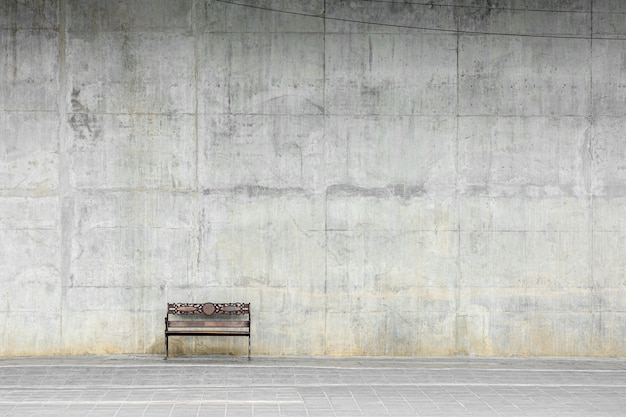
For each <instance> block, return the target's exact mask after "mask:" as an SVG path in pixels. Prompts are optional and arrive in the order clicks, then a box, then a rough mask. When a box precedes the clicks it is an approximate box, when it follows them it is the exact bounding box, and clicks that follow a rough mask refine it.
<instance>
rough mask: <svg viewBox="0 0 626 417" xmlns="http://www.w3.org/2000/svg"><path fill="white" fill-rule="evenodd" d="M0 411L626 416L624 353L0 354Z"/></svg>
mask: <svg viewBox="0 0 626 417" xmlns="http://www.w3.org/2000/svg"><path fill="white" fill-rule="evenodd" d="M0 381H1V382H0V416H3V417H18V416H19V417H28V416H33V417H35V416H37V417H41V416H46V417H52V416H59V417H87V416H89V417H123V416H124V417H140V416H150V417H158V416H165V417H175V416H180V417H190V416H233V417H245V416H255V417H263V416H267V417H270V416H271V417H278V416H281V417H282V416H285V417H330V416H334V417H351V416H354V417H356V416H371V417H379V416H390V417H400V416H433V417H434V416H442V417H443V416H445V417H453V416H481V417H487V416H494V417H495V416H510V417H513V416H519V417H526V416H538V417H539V416H541V417H550V416H568V417H574V416H576V417H609V416H624V415H626V365H625V362H624V361H623V360H621V359H620V360H618V359H604V360H598V359H575V360H572V359H555V358H552V359H527V358H526V359H515V358H490V359H484V358H482V359H480V358H462V359H459V358H433V359H399V358H378V359H376V358H350V359H345V358H344V359H331V358H324V359H320V358H295V357H291V358H271V357H255V358H253V359H252V360H250V361H248V360H246V359H245V358H238V357H221V356H210V357H201V358H198V357H195V358H191V357H185V358H178V359H175V360H170V361H167V362H166V361H163V360H162V359H161V358H160V357H157V358H155V357H152V356H137V357H87V358H85V357H72V358H67V357H66V358H13V359H2V360H0Z"/></svg>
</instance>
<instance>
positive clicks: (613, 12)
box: [592, 0, 626, 38]
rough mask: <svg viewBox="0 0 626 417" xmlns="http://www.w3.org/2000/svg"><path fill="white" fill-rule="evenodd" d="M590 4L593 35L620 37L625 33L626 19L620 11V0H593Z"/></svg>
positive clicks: (621, 7) (621, 5)
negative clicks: (591, 7)
mask: <svg viewBox="0 0 626 417" xmlns="http://www.w3.org/2000/svg"><path fill="white" fill-rule="evenodd" d="M592 6H593V33H594V37H600V38H613V37H615V38H621V37H623V36H624V35H625V34H626V21H624V19H622V17H623V15H622V13H621V12H620V11H622V10H623V7H624V5H623V4H622V3H621V1H620V0H594V1H593V2H592Z"/></svg>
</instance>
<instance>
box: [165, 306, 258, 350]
mask: <svg viewBox="0 0 626 417" xmlns="http://www.w3.org/2000/svg"><path fill="white" fill-rule="evenodd" d="M171 317H175V318H174V319H171ZM204 317H212V318H213V319H212V320H203V318H204ZM170 336H247V337H248V359H250V303H200V304H198V303H168V304H167V315H166V316H165V359H167V358H168V338H169V337H170Z"/></svg>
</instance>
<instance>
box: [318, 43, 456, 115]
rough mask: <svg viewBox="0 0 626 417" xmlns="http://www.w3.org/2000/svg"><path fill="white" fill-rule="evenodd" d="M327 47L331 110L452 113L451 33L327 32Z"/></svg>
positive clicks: (327, 104)
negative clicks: (430, 34)
mask: <svg viewBox="0 0 626 417" xmlns="http://www.w3.org/2000/svg"><path fill="white" fill-rule="evenodd" d="M325 48H326V56H325V62H326V64H325V73H326V91H325V99H326V100H325V104H324V107H325V109H326V111H327V112H328V113H329V114H333V115H335V114H340V115H378V116H388V115H389V116H396V115H451V114H455V111H456V91H457V86H456V59H457V53H456V38H455V37H452V36H447V35H437V36H435V35H432V36H426V35H416V34H414V35H383V34H366V33H365V34H363V33H357V34H342V35H328V36H326V43H325Z"/></svg>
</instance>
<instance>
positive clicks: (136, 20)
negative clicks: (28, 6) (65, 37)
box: [66, 0, 194, 33]
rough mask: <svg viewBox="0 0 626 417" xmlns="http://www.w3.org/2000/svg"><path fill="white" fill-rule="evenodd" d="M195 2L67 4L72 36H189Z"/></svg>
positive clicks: (77, 0) (82, 0)
mask: <svg viewBox="0 0 626 417" xmlns="http://www.w3.org/2000/svg"><path fill="white" fill-rule="evenodd" d="M193 3H194V2H193V0H179V1H175V2H171V1H168V0H133V1H124V0H111V1H106V2H102V1H98V0H68V1H67V6H66V7H67V8H68V11H69V12H68V18H67V29H68V31H69V32H92V33H93V32H117V31H159V32H160V31H163V30H168V31H169V30H176V31H181V32H182V31H187V32H190V31H191V30H192V27H193V20H194V17H193V16H194V15H193V13H192V8H193Z"/></svg>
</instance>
